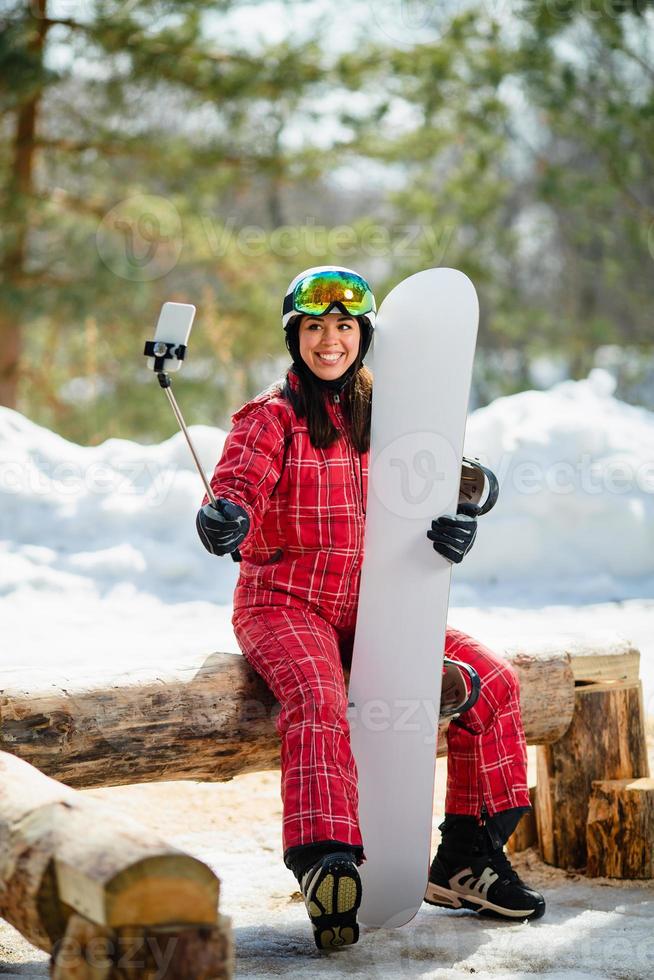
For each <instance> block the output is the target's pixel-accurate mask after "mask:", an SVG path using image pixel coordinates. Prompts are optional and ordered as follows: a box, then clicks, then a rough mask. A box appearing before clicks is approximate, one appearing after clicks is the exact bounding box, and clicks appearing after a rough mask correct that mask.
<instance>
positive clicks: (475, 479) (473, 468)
mask: <svg viewBox="0 0 654 980" xmlns="http://www.w3.org/2000/svg"><path fill="white" fill-rule="evenodd" d="M499 493H500V485H499V483H498V481H497V477H496V476H495V474H494V473H493V471H492V470H489V469H488V467H487V466H482V464H481V463H480V462H479V460H478V459H469V458H468V457H467V456H464V457H463V462H462V464H461V483H460V486H459V505H461V504H475V505H476V506H477V507H479V511H478V513H477V516H478V517H480V516H481V515H482V514H487V513H488V511H489V510H492V509H493V507H494V506H495V504H496V503H497V498H498V496H499ZM481 500H483V501H484V502H483V504H482V503H480V501H481Z"/></svg>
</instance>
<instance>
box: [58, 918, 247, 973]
mask: <svg viewBox="0 0 654 980" xmlns="http://www.w3.org/2000/svg"><path fill="white" fill-rule="evenodd" d="M233 967H234V949H233V945H232V939H231V930H230V927H229V919H226V918H225V917H224V916H218V924H217V925H215V926H212V927H209V926H205V927H202V928H196V929H193V928H189V927H188V926H187V927H183V926H174V925H173V926H158V927H154V926H150V927H148V928H135V927H133V926H132V927H126V928H123V929H107V928H106V927H103V926H98V925H96V924H95V923H93V922H89V921H88V919H85V918H83V917H82V916H81V915H72V916H71V917H70V919H69V920H68V925H67V929H66V934H65V936H64V937H63V939H62V940H61V941H60V942H58V943H57V944H56V946H55V948H54V950H53V953H52V959H51V963H50V976H51V977H52V980H189V978H192V980H229V978H230V977H231V976H232V975H233Z"/></svg>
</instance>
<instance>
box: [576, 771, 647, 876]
mask: <svg viewBox="0 0 654 980" xmlns="http://www.w3.org/2000/svg"><path fill="white" fill-rule="evenodd" d="M586 841H587V847H588V874H589V875H591V876H592V877H600V876H601V877H605V878H654V779H645V778H644V779H611V780H608V779H607V780H595V781H594V782H593V789H592V795H591V798H590V803H589V807H588V824H587V832H586Z"/></svg>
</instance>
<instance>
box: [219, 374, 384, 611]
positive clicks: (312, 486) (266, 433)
mask: <svg viewBox="0 0 654 980" xmlns="http://www.w3.org/2000/svg"><path fill="white" fill-rule="evenodd" d="M289 382H290V384H291V385H292V386H293V388H294V389H297V387H298V385H299V379H298V377H297V375H296V374H295V372H294V371H292V370H291V371H290V372H289ZM325 397H326V402H327V408H328V411H329V414H330V417H331V419H332V421H333V422H334V425H335V426H336V428H337V429H339V430H340V432H341V433H342V434H341V436H340V437H339V438H338V439H337V440H336V442H335V443H333V445H331V446H330V447H329V448H328V449H316V448H315V447H314V446H312V445H311V440H310V438H309V431H308V428H307V423H306V418H304V419H298V417H297V416H296V414H295V412H294V411H293V408H292V406H291V404H290V402H288V401H287V400H286V399H285V398H283V397H282V395H281V394H280V391H279V388H275V387H273V388H272V389H268V390H267V391H264V392H263V393H262V394H260V395H257V396H256V398H254V399H252V401H250V402H247V404H245V405H243V407H242V408H240V409H239V410H238V411H237V412H236V413H235V414H234V415H233V416H232V423H233V428H232V429H231V430H230V432H229V434H228V435H227V438H226V439H225V445H224V448H223V452H222V455H221V457H220V461H219V462H218V465H217V466H216V469H215V471H214V474H213V477H212V479H211V488H212V490H213V492H214V494H215V495H216V497H224V498H225V499H227V500H230V501H232V503H235V504H238V505H239V507H242V508H243V510H244V511H245V512H246V514H247V515H248V517H249V519H250V530H249V532H248V534H247V536H246V538H245V539H244V541H243V543H242V544H241V546H240V548H239V550H240V552H241V555H242V558H243V560H242V563H241V565H240V575H239V579H238V583H237V585H236V590H235V592H234V613H235V614H236V613H237V612H238V611H239V610H240V609H243V608H245V607H252V606H253V605H260V604H263V605H293V604H294V602H295V601H296V600H300V601H302V602H305V603H308V604H309V605H310V606H311V607H312V608H313V609H314V610H315V611H316V612H318V613H320V615H322V616H324V618H326V619H327V620H328V621H329V622H331V623H332V625H334V626H340V627H344V628H349V627H350V626H353V625H354V623H355V621H356V609H357V604H358V599H359V584H360V573H361V563H362V561H363V538H364V526H365V501H366V494H367V486H368V457H369V453H367V452H366V453H359V452H358V451H357V450H356V449H355V448H354V446H353V445H352V443H351V441H350V439H349V438H348V436H347V433H346V431H345V418H344V414H343V409H342V406H341V404H340V402H339V401H337V400H336V397H335V396H334V395H333V393H331V392H327V393H326V396H325ZM206 500H207V498H206V497H205V503H206Z"/></svg>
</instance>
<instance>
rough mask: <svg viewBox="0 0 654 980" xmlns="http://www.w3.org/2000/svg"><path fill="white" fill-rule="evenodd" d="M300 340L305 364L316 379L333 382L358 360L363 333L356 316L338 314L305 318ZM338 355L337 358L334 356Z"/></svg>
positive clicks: (302, 322) (302, 320)
mask: <svg viewBox="0 0 654 980" xmlns="http://www.w3.org/2000/svg"><path fill="white" fill-rule="evenodd" d="M298 338H299V343H300V355H301V357H302V360H303V361H304V363H305V364H306V365H308V367H310V368H311V370H312V371H313V373H314V374H315V375H317V377H319V378H323V380H325V381H332V380H336V378H340V376H341V375H342V374H343V373H344V372H345V371H347V369H348V368H349V366H350V364H353V363H354V361H355V360H356V356H357V354H358V353H359V343H360V341H361V330H360V328H359V321H358V320H357V319H356V317H353V316H347V315H346V314H344V313H339V312H338V311H335V312H333V313H325V314H324V315H323V316H303V317H302V319H301V321H300V329H299V334H298ZM323 354H324V355H327V356H326V357H323V356H322V355H323ZM335 354H337V355H338V356H337V357H334V355H335Z"/></svg>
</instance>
